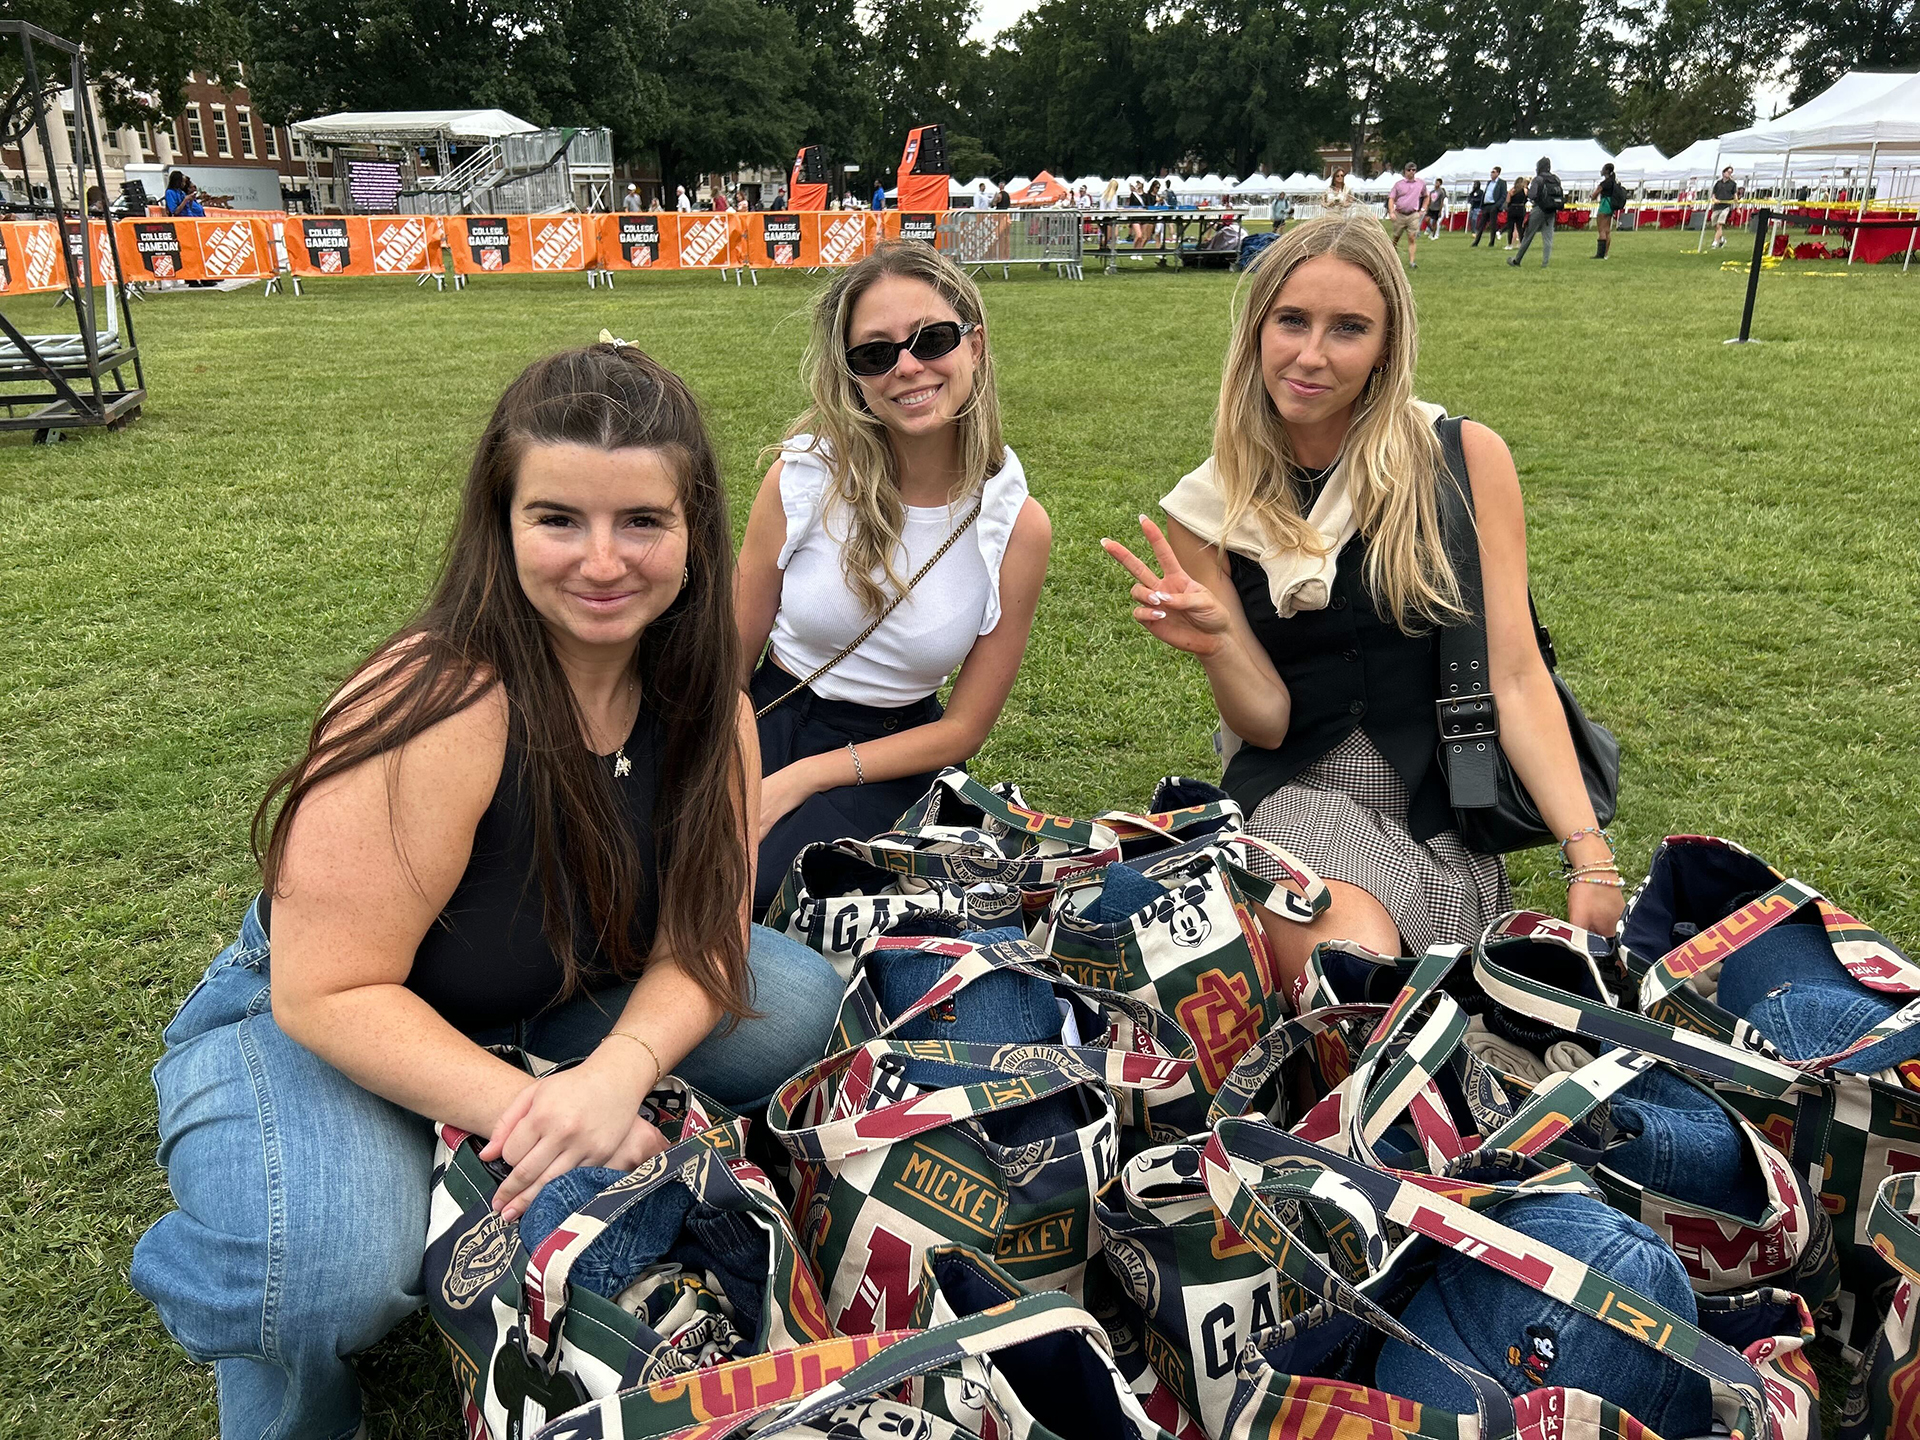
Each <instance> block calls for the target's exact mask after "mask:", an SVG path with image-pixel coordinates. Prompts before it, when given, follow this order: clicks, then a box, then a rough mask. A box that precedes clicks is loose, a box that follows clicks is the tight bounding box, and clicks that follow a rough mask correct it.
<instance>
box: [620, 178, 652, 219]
mask: <svg viewBox="0 0 1920 1440" xmlns="http://www.w3.org/2000/svg"><path fill="white" fill-rule="evenodd" d="M620 208H621V209H622V210H624V211H625V212H626V213H627V214H629V215H637V214H639V213H640V211H642V210H644V209H645V208H646V207H645V206H644V205H642V204H641V203H640V187H639V186H638V185H629V186H627V195H626V198H625V199H624V200H622V201H621V202H620Z"/></svg>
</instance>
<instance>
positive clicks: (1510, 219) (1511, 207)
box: [1506, 180, 1527, 250]
mask: <svg viewBox="0 0 1920 1440" xmlns="http://www.w3.org/2000/svg"><path fill="white" fill-rule="evenodd" d="M1526 223H1527V185H1526V182H1525V181H1524V180H1516V181H1514V182H1513V186H1512V188H1510V189H1509V190H1508V191H1507V244H1506V248H1507V249H1509V250H1511V249H1513V242H1514V241H1516V240H1518V239H1519V238H1520V232H1521V230H1522V229H1523V228H1524V227H1525V226H1526Z"/></svg>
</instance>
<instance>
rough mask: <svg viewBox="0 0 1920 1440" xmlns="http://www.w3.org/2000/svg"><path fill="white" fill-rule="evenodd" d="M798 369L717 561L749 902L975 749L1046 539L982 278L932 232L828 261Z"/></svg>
mask: <svg viewBox="0 0 1920 1440" xmlns="http://www.w3.org/2000/svg"><path fill="white" fill-rule="evenodd" d="M804 372H805V375H806V380H807V385H808V389H809V391H810V393H811V396H812V403H811V405H809V406H808V408H807V411H806V413H805V414H803V415H802V416H801V417H800V418H799V419H798V420H796V421H795V422H794V423H793V425H792V426H791V427H790V429H789V431H788V433H787V438H786V440H785V441H784V442H783V444H782V445H781V447H780V458H779V459H778V460H776V461H775V462H774V464H773V466H772V468H771V469H769V470H768V471H767V475H766V479H765V480H764V481H763V482H762V483H761V486H760V493H759V495H758V497H757V498H756V499H755V500H754V503H753V512H752V514H751V515H750V517H749V518H748V521H747V533H746V538H745V539H744V540H743V541H742V542H741V546H740V557H739V561H738V565H737V568H736V571H735V578H734V615H735V619H736V621H737V623H738V625H739V628H740V638H741V641H742V649H743V652H744V654H745V655H746V656H747V657H748V663H749V665H750V666H752V667H753V668H752V673H751V674H750V675H749V676H747V677H745V678H746V679H747V681H748V686H749V688H750V690H751V691H752V695H753V703H754V709H755V710H756V712H758V713H759V728H760V754H761V768H762V772H763V774H764V776H765V779H764V780H763V782H762V785H761V789H760V796H761V803H760V820H759V837H760V864H759V872H758V879H757V881H756V885H755V891H754V913H755V914H756V915H759V914H761V913H763V912H764V911H765V909H766V906H767V905H768V904H769V903H770V902H771V900H772V899H773V897H774V895H775V894H776V893H777V892H778V891H779V888H780V883H781V881H782V879H783V878H784V877H785V875H786V872H787V870H788V868H789V867H790V866H791V864H792V862H793V858H794V856H795V855H797V854H798V853H799V852H800V850H801V849H802V848H803V847H804V846H806V845H809V844H812V843H814V842H816V841H830V840H837V839H841V838H843V837H847V836H853V837H857V838H859V839H867V838H870V837H871V836H873V835H877V834H879V833H881V832H883V831H885V830H888V829H891V828H892V826H893V822H894V821H895V820H896V819H897V818H898V817H899V815H900V814H901V812H902V811H904V810H905V809H906V808H907V807H908V806H909V805H910V804H911V803H912V802H913V801H914V800H915V799H917V798H918V797H919V796H920V795H921V794H923V793H924V792H925V791H926V789H927V787H928V785H929V784H930V783H931V782H932V780H933V777H934V776H935V775H936V774H937V773H938V772H939V771H940V770H941V769H943V768H945V767H946V766H949V765H961V764H964V763H965V762H966V761H968V760H970V759H971V758H972V757H973V756H974V755H975V754H976V753H978V751H979V749H980V747H981V745H982V744H983V743H984V742H985V741H986V738H987V733H988V731H990V730H991V729H992V728H993V725H994V722H995V721H996V720H998V719H999V718H1000V710H1001V707H1002V706H1004V705H1005V704H1006V701H1007V695H1008V692H1010V691H1011V690H1012V688H1013V681H1014V677H1015V676H1016V675H1017V674H1018V673H1019V671H1020V662H1021V659H1022V658H1023V657H1024V656H1025V654H1026V649H1027V635H1028V632H1029V631H1030V630H1031V629H1032V627H1033V613H1034V607H1035V606H1036V605H1037V604H1038V602H1039V598H1040V582H1041V581H1042V580H1043V579H1044V578H1045V576H1046V570H1047V553H1048V550H1049V548H1050V547H1051V545H1052V539H1053V532H1052V526H1051V524H1050V522H1049V521H1048V519H1047V512H1046V511H1045V510H1043V509H1042V508H1041V507H1040V504H1039V502H1038V501H1036V500H1034V499H1033V498H1032V497H1031V496H1030V495H1028V493H1027V479H1026V473H1025V472H1024V471H1023V470H1022V469H1021V468H1020V461H1019V459H1018V458H1017V457H1016V456H1015V455H1014V453H1013V451H1012V450H1010V449H1008V448H1007V446H1006V443H1005V441H1003V440H1002V439H1001V435H1000V405H999V400H998V398H997V396H996V395H995V393H994V382H993V357H992V352H991V351H990V350H989V348H988V345H987V323H986V313H985V310H984V308H983V307H982V305H981V301H980V292H979V290H978V288H977V287H976V286H975V285H974V283H973V281H972V280H970V279H969V278H968V277H967V276H966V274H965V273H964V272H962V271H961V270H960V269H959V268H958V267H957V266H955V265H954V264H953V263H952V262H951V261H949V260H948V259H946V258H945V257H944V256H942V255H941V254H940V253H939V252H938V251H936V250H934V248H933V247H932V246H930V245H924V244H921V243H920V242H918V241H900V242H895V243H891V244H886V245H882V246H880V247H879V248H878V249H877V250H876V251H875V252H874V253H873V254H872V255H870V256H868V257H867V258H866V259H864V260H862V261H860V262H859V263H858V264H856V265H854V266H852V267H851V268H849V269H847V270H845V271H842V272H841V273H840V274H839V275H838V276H837V277H836V278H835V279H834V281H833V283H832V284H831V285H829V286H828V287H827V288H826V290H825V291H823V292H822V294H821V296H820V298H819V300H818V301H817V302H816V303H815V305H814V312H813V334H812V338H811V341H810V343H809V345H808V348H807V355H806V360H805V362H804ZM956 671H957V672H958V673H957V675H956V674H955V672H956ZM950 675H951V676H954V683H953V690H952V693H951V695H950V697H949V699H948V702H947V704H946V705H945V706H944V707H942V705H941V704H940V701H939V700H938V698H936V692H938V691H939V689H940V687H941V686H943V685H944V684H946V682H947V679H948V677H949V676H950Z"/></svg>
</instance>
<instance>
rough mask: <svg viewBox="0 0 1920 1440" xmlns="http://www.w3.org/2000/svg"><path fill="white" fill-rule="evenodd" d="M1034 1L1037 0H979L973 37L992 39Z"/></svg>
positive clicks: (1022, 13) (1034, 2)
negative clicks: (978, 11) (977, 16)
mask: <svg viewBox="0 0 1920 1440" xmlns="http://www.w3.org/2000/svg"><path fill="white" fill-rule="evenodd" d="M1036 3H1038V0H980V18H979V19H978V20H976V21H975V22H974V26H973V38H974V39H975V40H991V39H993V37H994V36H996V35H998V34H999V33H1000V32H1001V31H1002V30H1004V29H1006V28H1007V27H1008V26H1009V25H1011V24H1013V22H1014V21H1016V20H1018V19H1019V18H1020V17H1021V16H1022V15H1024V14H1026V13H1027V12H1028V11H1029V10H1031V9H1033V7H1034V5H1035V4H1036Z"/></svg>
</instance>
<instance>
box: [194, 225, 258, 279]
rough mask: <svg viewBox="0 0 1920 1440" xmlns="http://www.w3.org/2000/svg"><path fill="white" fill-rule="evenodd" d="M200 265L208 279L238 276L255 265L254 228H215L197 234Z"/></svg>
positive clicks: (234, 226)
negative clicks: (198, 235)
mask: <svg viewBox="0 0 1920 1440" xmlns="http://www.w3.org/2000/svg"><path fill="white" fill-rule="evenodd" d="M200 263H201V265H202V266H204V267H205V269H206V272H207V274H208V275H209V276H214V275H238V274H239V273H240V272H241V271H243V270H251V269H253V268H255V266H254V251H253V227H252V226H251V225H249V224H247V223H246V221H244V220H242V221H241V222H239V223H238V224H236V225H216V226H213V227H212V228H210V229H207V230H203V231H202V232H201V234H200Z"/></svg>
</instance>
